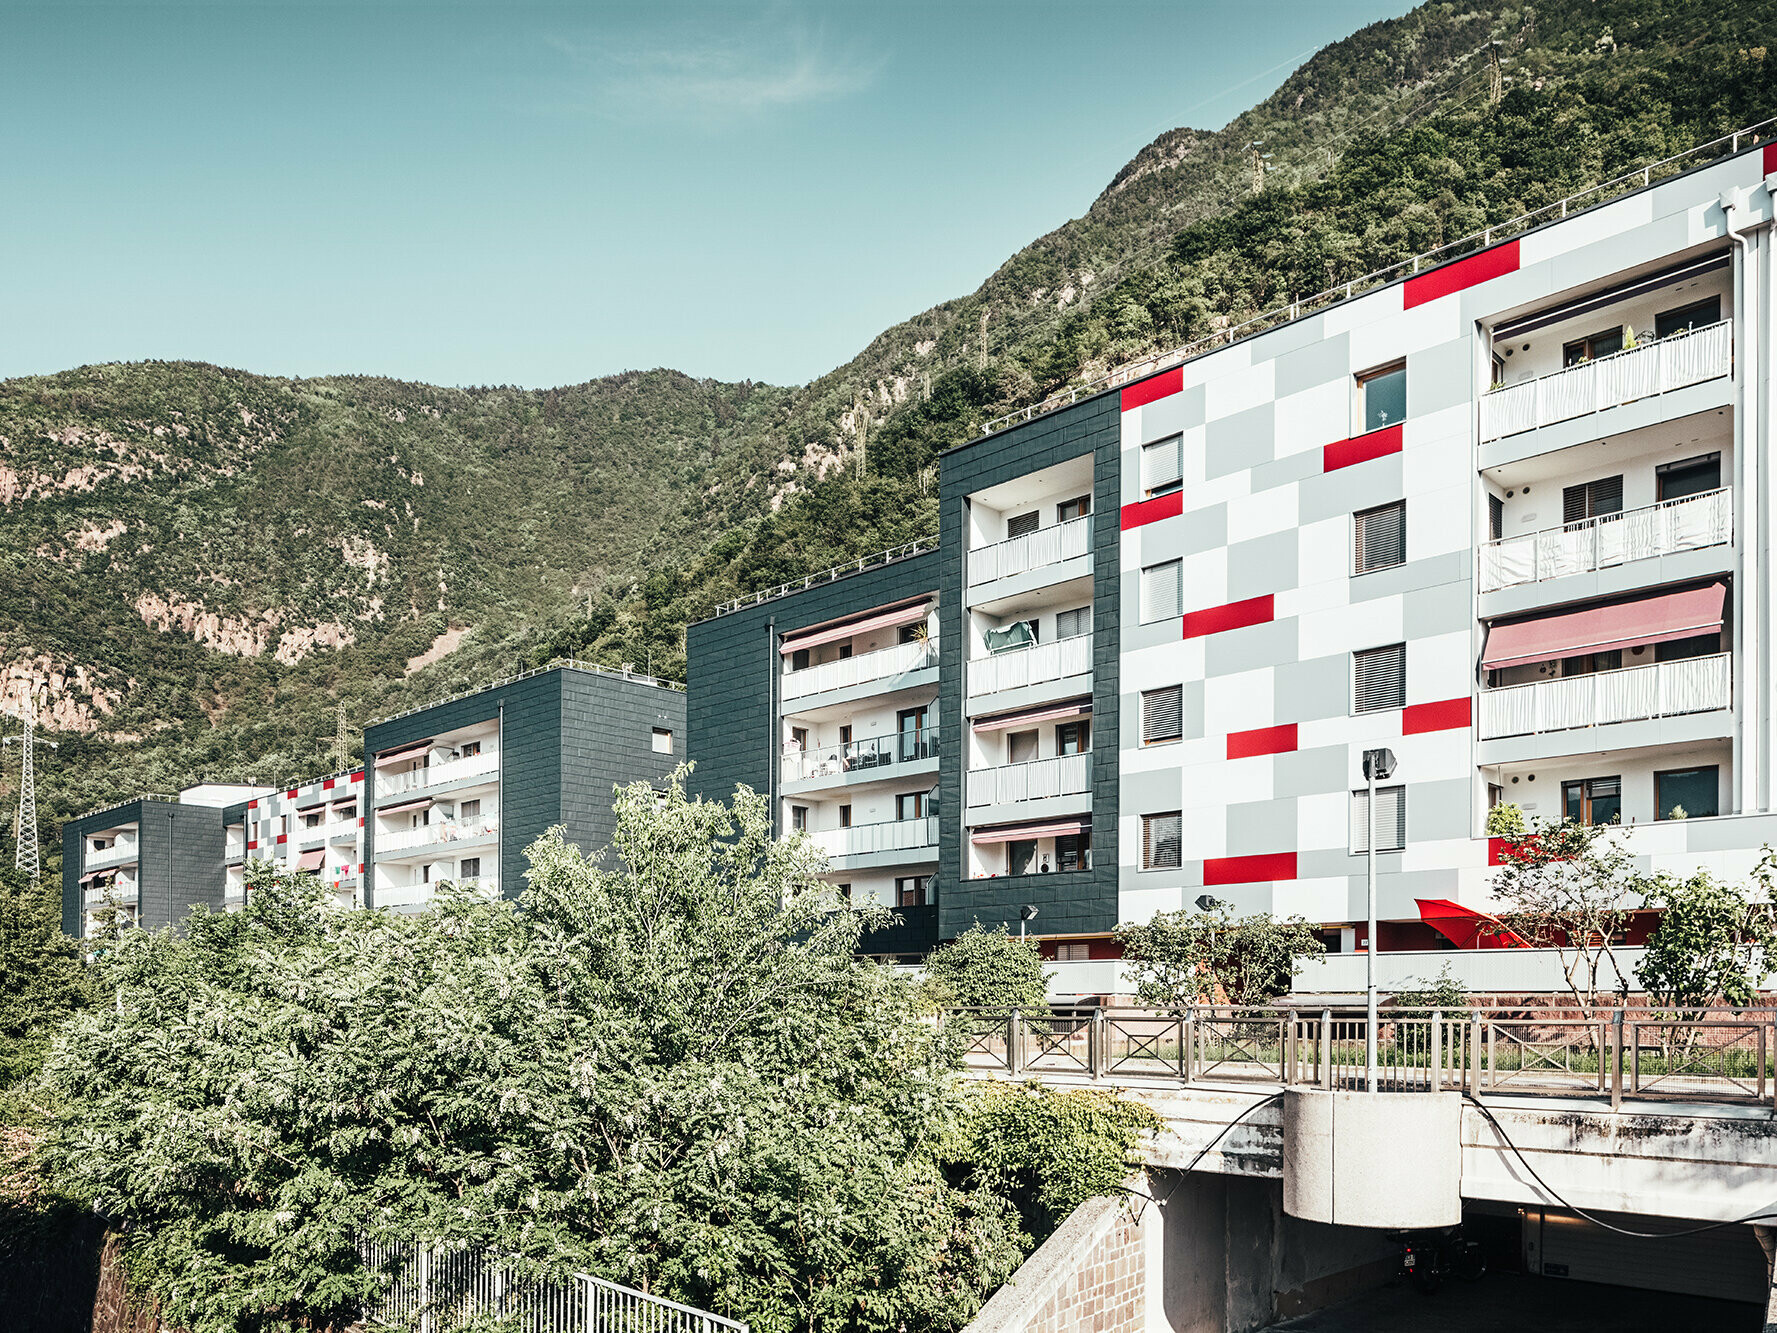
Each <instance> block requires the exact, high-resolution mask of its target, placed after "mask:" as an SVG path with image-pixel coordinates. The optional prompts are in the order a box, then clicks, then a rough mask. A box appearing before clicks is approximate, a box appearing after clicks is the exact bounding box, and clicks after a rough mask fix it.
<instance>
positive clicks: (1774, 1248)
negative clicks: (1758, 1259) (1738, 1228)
mask: <svg viewBox="0 0 1777 1333" xmlns="http://www.w3.org/2000/svg"><path fill="white" fill-rule="evenodd" d="M1752 1231H1753V1234H1754V1235H1755V1236H1757V1237H1758V1243H1759V1248H1760V1249H1762V1250H1764V1252H1765V1271H1766V1272H1767V1273H1768V1274H1769V1275H1770V1276H1769V1279H1768V1284H1767V1285H1768V1287H1769V1290H1768V1291H1767V1292H1766V1295H1765V1333H1777V1226H1768V1227H1758V1226H1755V1227H1754V1228H1753V1229H1752Z"/></svg>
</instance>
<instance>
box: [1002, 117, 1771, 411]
mask: <svg viewBox="0 0 1777 1333" xmlns="http://www.w3.org/2000/svg"><path fill="white" fill-rule="evenodd" d="M1774 127H1777V117H1772V118H1770V119H1768V120H1761V121H1759V122H1758V123H1757V124H1755V125H1748V126H1746V127H1745V128H1744V129H1739V130H1735V131H1734V132H1733V133H1732V134H1724V135H1721V136H1720V137H1719V138H1715V139H1710V140H1709V141H1707V142H1706V143H1700V144H1693V145H1692V146H1691V147H1689V148H1687V149H1685V150H1684V152H1682V153H1676V154H1674V155H1673V156H1671V157H1668V158H1662V159H1661V160H1660V161H1658V162H1650V163H1648V164H1647V165H1646V166H1644V167H1637V168H1636V169H1635V170H1634V171H1630V172H1625V173H1624V174H1623V175H1621V176H1614V177H1612V178H1611V179H1610V180H1607V181H1600V182H1599V183H1598V184H1596V185H1589V186H1587V187H1586V188H1585V189H1583V190H1581V191H1579V192H1578V193H1576V194H1570V195H1568V196H1566V197H1565V198H1563V199H1557V200H1555V202H1554V203H1551V204H1544V205H1543V206H1542V207H1541V208H1537V209H1533V210H1532V211H1530V212H1528V213H1520V214H1519V215H1518V216H1517V217H1515V218H1510V219H1508V220H1507V221H1505V222H1500V223H1495V224H1494V225H1493V226H1491V227H1486V228H1484V229H1482V230H1481V231H1477V232H1472V233H1470V234H1469V235H1467V236H1464V237H1461V238H1460V239H1458V240H1454V241H1450V242H1448V243H1447V244H1444V245H1440V246H1438V247H1437V248H1436V249H1435V250H1426V251H1424V252H1423V253H1420V254H1416V255H1413V256H1411V257H1409V258H1407V259H1403V260H1401V261H1400V262H1399V263H1395V264H1390V265H1389V266H1388V267H1386V268H1380V269H1377V270H1375V271H1374V272H1372V273H1366V274H1364V275H1363V276H1362V277H1361V278H1353V279H1352V280H1351V281H1350V282H1346V283H1341V284H1339V285H1338V286H1336V287H1329V288H1327V290H1326V291H1324V292H1319V293H1317V294H1316V295H1314V296H1309V297H1303V298H1300V299H1297V300H1294V301H1291V302H1290V303H1289V304H1288V305H1281V306H1276V307H1274V308H1273V309H1271V310H1267V311H1265V312H1264V313H1263V314H1260V315H1254V316H1252V317H1251V318H1250V319H1245V320H1242V321H1241V322H1240V323H1238V324H1231V325H1229V326H1228V327H1227V328H1223V329H1217V330H1216V331H1215V332H1214V333H1210V334H1207V335H1205V336H1204V337H1201V338H1198V339H1195V340H1194V341H1192V342H1188V343H1186V344H1185V345H1184V346H1182V347H1175V348H1173V349H1172V350H1171V351H1168V352H1156V353H1153V354H1152V355H1149V356H1144V357H1139V358H1137V359H1136V360H1134V361H1128V362H1125V363H1124V364H1122V365H1120V366H1116V367H1114V368H1113V369H1111V370H1108V371H1106V372H1105V373H1104V374H1102V375H1099V376H1096V377H1094V378H1092V379H1089V380H1086V381H1085V382H1084V383H1081V384H1076V385H1070V386H1069V387H1068V388H1065V389H1058V390H1057V391H1056V392H1054V393H1052V394H1050V395H1049V396H1048V397H1047V398H1045V399H1043V400H1042V401H1041V402H1039V403H1032V404H1031V405H1030V406H1028V407H1020V408H1014V409H1013V410H1012V411H1010V412H1007V413H1005V414H1004V415H1003V416H997V417H994V418H993V419H992V420H991V421H989V422H988V423H987V424H986V425H985V426H983V427H982V428H981V433H982V434H983V435H991V434H993V433H994V432H995V431H996V430H1004V429H1005V428H1006V427H1007V426H1014V425H1017V424H1018V423H1019V422H1023V421H1032V420H1034V419H1036V418H1037V417H1040V416H1042V415H1044V414H1045V413H1048V412H1054V411H1058V410H1059V409H1061V408H1064V407H1067V406H1068V405H1069V404H1071V403H1076V402H1078V401H1079V400H1080V399H1082V398H1089V397H1091V396H1092V395H1094V394H1097V393H1102V392H1103V391H1104V390H1106V389H1114V388H1116V387H1117V386H1118V385H1122V384H1131V383H1134V382H1135V381H1136V380H1140V379H1146V378H1147V377H1148V376H1149V375H1153V374H1157V373H1158V372H1159V371H1162V370H1166V369H1169V368H1170V367H1172V366H1178V365H1183V364H1184V363H1185V362H1187V361H1191V360H1194V359H1195V358H1197V357H1199V356H1203V355H1205V354H1206V353H1209V352H1213V351H1215V350H1216V349H1217V348H1220V347H1227V346H1230V345H1231V344H1233V343H1236V342H1240V341H1242V340H1243V339H1246V338H1250V337H1253V336H1254V335H1256V334H1260V333H1263V332H1265V331H1266V330H1267V329H1274V328H1277V327H1279V326H1280V325H1284V324H1288V323H1290V322H1292V321H1294V320H1297V319H1300V318H1301V317H1302V316H1303V315H1308V314H1312V313H1314V312H1315V311H1317V310H1324V309H1326V308H1327V307H1328V306H1331V305H1337V304H1338V303H1339V302H1341V301H1349V300H1350V299H1351V298H1352V297H1353V296H1356V295H1358V294H1360V293H1362V292H1367V291H1370V290H1372V289H1374V288H1377V287H1381V286H1384V285H1385V284H1387V283H1391V282H1398V281H1400V280H1401V279H1402V278H1408V277H1411V276H1412V275H1413V274H1415V273H1418V272H1420V271H1421V270H1422V269H1429V268H1435V267H1437V266H1438V265H1439V264H1443V263H1447V262H1449V261H1451V260H1453V259H1458V258H1460V257H1461V256H1463V255H1467V254H1473V253H1475V252H1477V251H1480V250H1485V249H1487V248H1488V247H1490V246H1492V245H1494V244H1495V243H1496V242H1499V241H1504V240H1507V239H1508V238H1510V237H1513V236H1521V235H1523V234H1524V233H1525V232H1527V231H1529V230H1530V229H1531V228H1533V227H1539V226H1541V225H1542V224H1543V223H1545V222H1554V221H1556V220H1557V219H1560V218H1565V217H1571V216H1573V215H1575V214H1577V213H1581V212H1584V211H1585V210H1587V209H1590V208H1595V207H1597V206H1598V205H1600V204H1605V203H1608V202H1609V201H1611V200H1612V199H1617V198H1620V197H1621V196H1623V195H1625V194H1627V193H1629V192H1630V191H1633V190H1639V189H1645V188H1647V187H1648V186H1650V185H1652V184H1653V183H1654V182H1655V181H1656V180H1666V179H1668V178H1670V177H1672V176H1676V175H1678V174H1679V173H1680V172H1684V171H1688V170H1690V169H1691V168H1692V167H1694V166H1697V165H1700V164H1701V163H1703V162H1705V161H1708V160H1710V159H1713V158H1719V157H1725V156H1731V155H1733V154H1737V153H1739V152H1740V145H1741V144H1742V143H1745V144H1747V145H1749V146H1750V145H1751V144H1755V143H1757V142H1758V138H1759V135H1760V134H1762V133H1767V132H1769V131H1770V130H1771V129H1773V128H1774ZM1102 276H1103V275H1101V280H1102Z"/></svg>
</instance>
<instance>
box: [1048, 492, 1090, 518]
mask: <svg viewBox="0 0 1777 1333" xmlns="http://www.w3.org/2000/svg"><path fill="white" fill-rule="evenodd" d="M1069 510H1072V511H1073V512H1072V513H1069V512H1068V511H1069ZM1091 513H1092V493H1091V492H1090V491H1088V492H1087V493H1086V494H1085V495H1076V496H1075V497H1074V498H1073V499H1071V500H1063V501H1062V502H1061V503H1060V504H1058V505H1056V506H1055V521H1056V522H1057V523H1072V522H1073V521H1074V520H1075V519H1076V518H1086V517H1088V516H1089V515H1090V514H1091Z"/></svg>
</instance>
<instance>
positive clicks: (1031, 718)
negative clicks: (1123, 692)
mask: <svg viewBox="0 0 1777 1333" xmlns="http://www.w3.org/2000/svg"><path fill="white" fill-rule="evenodd" d="M1091 711H1092V701H1091V700H1090V699H1087V700H1084V701H1082V702H1077V703H1071V704H1059V705H1057V706H1055V707H1053V708H1027V709H1025V710H1024V711H1023V712H1022V713H1002V714H1000V715H999V716H998V717H984V718H981V719H979V720H978V721H976V722H975V724H974V728H975V730H976V731H1005V730H1006V729H1007V728H1009V727H1026V726H1035V725H1036V724H1037V723H1039V722H1059V721H1061V720H1062V719H1063V718H1069V717H1084V716H1085V715H1086V714H1088V713H1090V712H1091Z"/></svg>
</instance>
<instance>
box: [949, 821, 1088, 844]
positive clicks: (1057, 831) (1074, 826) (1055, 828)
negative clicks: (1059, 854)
mask: <svg viewBox="0 0 1777 1333" xmlns="http://www.w3.org/2000/svg"><path fill="white" fill-rule="evenodd" d="M1085 827H1086V825H1085V822H1084V821H1082V820H1078V819H1070V820H1067V821H1066V822H1064V823H1060V824H1014V825H1012V826H1010V827H1008V828H984V829H979V830H977V831H976V832H974V833H972V834H970V835H969V841H970V842H1024V841H1026V840H1028V839H1030V838H1064V837H1066V836H1068V835H1069V834H1072V833H1079V832H1082V831H1083V830H1084V829H1085Z"/></svg>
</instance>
